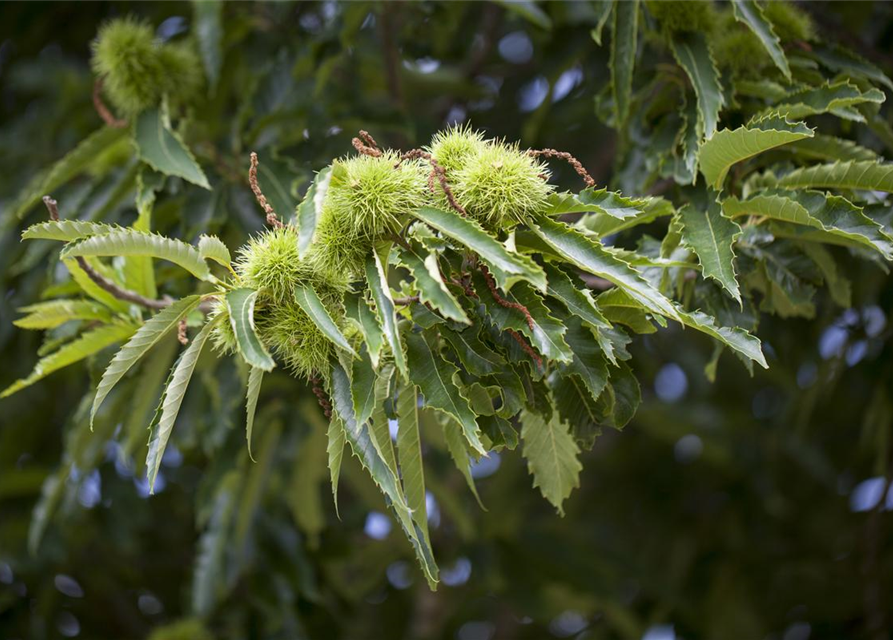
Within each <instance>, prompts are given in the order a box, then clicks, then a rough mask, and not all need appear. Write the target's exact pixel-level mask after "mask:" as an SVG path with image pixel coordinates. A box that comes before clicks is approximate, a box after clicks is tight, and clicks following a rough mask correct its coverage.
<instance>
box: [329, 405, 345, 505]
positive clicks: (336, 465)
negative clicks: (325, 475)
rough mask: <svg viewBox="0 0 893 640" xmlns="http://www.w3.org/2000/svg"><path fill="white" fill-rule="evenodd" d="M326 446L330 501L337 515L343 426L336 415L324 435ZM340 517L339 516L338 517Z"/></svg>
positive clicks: (342, 457)
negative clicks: (333, 504) (330, 491)
mask: <svg viewBox="0 0 893 640" xmlns="http://www.w3.org/2000/svg"><path fill="white" fill-rule="evenodd" d="M326 436H327V441H328V444H327V445H326V454H327V456H328V461H329V478H330V479H331V482H332V500H333V502H334V503H335V513H336V514H337V513H338V479H339V478H340V477H341V462H342V461H343V459H344V438H345V435H344V425H343V423H342V421H341V418H339V417H338V416H337V415H334V416H332V420H331V422H329V429H328V432H327V434H326ZM338 517H339V518H340V517H341V516H340V515H339V516H338Z"/></svg>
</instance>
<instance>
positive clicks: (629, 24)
mask: <svg viewBox="0 0 893 640" xmlns="http://www.w3.org/2000/svg"><path fill="white" fill-rule="evenodd" d="M638 33H639V0H627V1H624V2H616V3H615V4H614V23H613V25H612V32H611V56H610V61H609V63H608V64H609V65H610V67H611V88H612V95H613V98H614V110H615V115H616V117H617V124H618V125H620V124H623V123H624V122H626V119H627V117H628V116H629V105H630V101H631V99H632V91H633V69H634V68H635V65H636V36H637V35H638Z"/></svg>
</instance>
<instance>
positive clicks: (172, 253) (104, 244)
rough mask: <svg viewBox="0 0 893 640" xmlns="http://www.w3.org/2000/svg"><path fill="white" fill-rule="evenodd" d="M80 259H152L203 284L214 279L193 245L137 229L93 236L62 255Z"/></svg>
mask: <svg viewBox="0 0 893 640" xmlns="http://www.w3.org/2000/svg"><path fill="white" fill-rule="evenodd" d="M77 256H82V257H99V256H151V257H153V258H158V259H161V260H168V261H169V262H173V263H174V264H176V265H178V266H181V267H183V268H184V269H186V270H187V271H188V272H189V273H191V274H192V275H194V276H195V277H196V278H199V279H200V280H209V279H210V278H211V271H210V270H209V269H208V265H207V263H206V262H205V261H204V260H203V259H202V256H201V254H199V252H198V251H197V250H196V249H195V247H193V246H192V245H189V244H186V243H185V242H181V241H180V240H175V239H173V238H166V237H164V236H159V235H156V234H153V233H143V232H141V231H136V230H134V229H116V230H115V231H112V232H110V233H107V234H105V235H101V236H92V237H90V238H86V239H84V240H81V241H80V242H78V243H77V244H73V245H68V246H67V247H66V248H65V249H64V250H63V251H62V257H63V258H73V257H77Z"/></svg>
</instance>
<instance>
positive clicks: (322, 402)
mask: <svg viewBox="0 0 893 640" xmlns="http://www.w3.org/2000/svg"><path fill="white" fill-rule="evenodd" d="M310 384H311V385H312V389H313V395H315V396H316V401H317V402H318V403H319V406H320V407H322V412H323V413H324V414H325V416H326V418H331V417H332V403H331V402H329V397H328V396H327V395H326V392H325V389H323V388H322V381H321V380H320V379H319V377H318V376H315V375H314V376H311V377H310Z"/></svg>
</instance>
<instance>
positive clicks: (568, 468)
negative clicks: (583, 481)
mask: <svg viewBox="0 0 893 640" xmlns="http://www.w3.org/2000/svg"><path fill="white" fill-rule="evenodd" d="M521 438H522V440H523V442H524V444H523V448H522V453H523V454H524V457H525V458H526V459H527V467H528V469H529V470H530V473H531V474H532V475H533V486H534V487H539V489H540V492H542V494H543V497H545V498H546V500H548V501H549V502H551V503H552V505H554V506H555V508H556V509H557V510H558V513H559V514H561V515H564V507H563V504H564V501H565V500H566V499H567V498H568V496H570V494H571V491H573V490H574V488H575V487H579V486H580V471H581V470H582V468H583V465H581V464H580V461H579V460H578V458H577V456H578V455H579V453H580V448H579V447H578V446H577V443H576V442H574V438H573V436H572V435H571V434H570V431H569V429H568V427H567V425H566V424H564V423H563V422H561V420H560V419H559V418H558V416H557V415H553V416H552V418H551V419H550V420H545V419H544V418H543V417H542V416H540V415H538V414H535V413H530V412H524V413H522V414H521Z"/></svg>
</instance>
